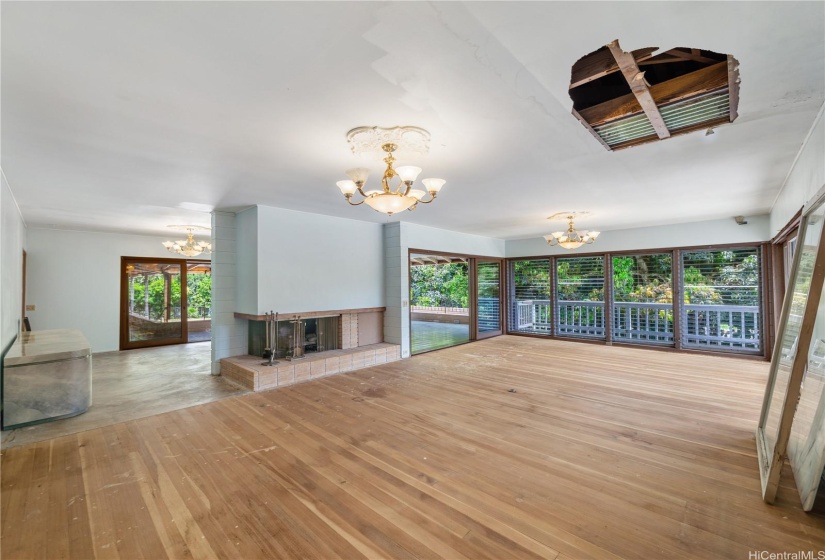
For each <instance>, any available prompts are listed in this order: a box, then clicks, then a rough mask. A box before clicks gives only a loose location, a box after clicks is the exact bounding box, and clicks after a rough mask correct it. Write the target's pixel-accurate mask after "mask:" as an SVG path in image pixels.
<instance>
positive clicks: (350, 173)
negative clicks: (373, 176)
mask: <svg viewBox="0 0 825 560" xmlns="http://www.w3.org/2000/svg"><path fill="white" fill-rule="evenodd" d="M369 176H370V170H369V169H367V168H366V167H354V168H352V169H347V177H349V178H350V179H352V180H353V182H354V183H356V184H358V183H361V184H362V185H363V184H364V183H366V182H367V177H369Z"/></svg>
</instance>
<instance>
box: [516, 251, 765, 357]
mask: <svg viewBox="0 0 825 560" xmlns="http://www.w3.org/2000/svg"><path fill="white" fill-rule="evenodd" d="M606 259H609V260H606ZM606 263H609V264H610V267H606V266H605V264H606ZM761 266H762V253H761V248H760V247H755V246H752V247H741V248H731V249H707V250H701V251H699V250H671V251H667V252H658V253H650V252H648V253H646V252H640V253H622V254H618V255H610V254H608V255H587V256H582V257H554V258H550V257H546V258H538V259H511V260H509V261H508V263H507V272H508V275H509V284H508V289H509V297H508V300H507V309H508V313H507V315H508V326H507V332H510V333H520V334H533V335H544V336H559V337H585V338H592V339H601V340H609V341H612V342H619V343H630V344H645V345H658V346H671V347H676V348H693V349H697V348H701V349H706V350H713V351H725V352H744V353H751V354H759V353H762V351H763V348H764V344H763V342H762V339H763V334H762V310H761V309H762V278H761V276H762V270H761ZM606 269H607V270H606ZM677 272H678V275H677V276H674V274H677ZM606 288H610V289H609V290H606ZM606 302H610V305H609V306H607V305H606ZM608 327H609V328H608Z"/></svg>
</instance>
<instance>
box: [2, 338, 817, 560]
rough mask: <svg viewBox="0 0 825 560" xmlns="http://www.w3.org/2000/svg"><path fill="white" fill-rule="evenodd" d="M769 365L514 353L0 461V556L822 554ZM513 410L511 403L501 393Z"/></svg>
mask: <svg viewBox="0 0 825 560" xmlns="http://www.w3.org/2000/svg"><path fill="white" fill-rule="evenodd" d="M766 376H767V364H765V363H763V362H757V361H748V360H740V359H733V358H720V357H710V356H701V355H686V354H676V353H666V352H655V351H650V350H638V349H629V348H611V347H606V346H597V345H589V344H576V343H569V342H560V341H548V340H537V339H531V338H523V337H512V336H503V337H497V338H494V339H489V340H485V341H482V342H478V343H474V344H467V345H463V346H459V347H456V348H451V349H447V350H442V351H439V352H433V353H429V354H425V355H422V356H417V357H415V358H412V359H409V360H403V361H401V362H395V363H392V364H386V365H381V366H377V367H373V368H369V369H365V370H360V371H358V372H354V373H350V374H344V375H336V376H332V377H327V378H323V379H320V380H318V381H313V382H310V383H305V384H301V385H294V386H291V387H288V388H284V389H277V390H273V391H268V392H263V393H257V394H246V395H242V396H237V397H231V398H226V399H223V400H220V401H216V402H212V403H208V404H204V405H199V406H195V407H191V408H186V409H183V410H178V411H174V412H169V413H166V414H161V415H157V416H152V417H148V418H142V419H139V420H133V421H129V422H124V423H120V424H116V425H113V426H109V427H105V428H99V429H94V430H90V431H86V432H82V433H78V434H74V435H70V436H65V437H61V438H57V439H51V440H48V441H43V442H40V443H36V444H32V445H26V446H21V447H15V448H12V449H7V450H5V451H3V453H2V474H1V476H0V482H1V483H2V486H1V487H0V489H1V490H2V495H1V496H0V506H1V507H2V511H1V512H0V513H2V520H0V523H1V525H0V526H1V527H2V556H3V558H8V559H17V558H49V559H52V558H122V559H131V558H151V559H158V558H241V559H253V558H317V559H329V558H347V559H349V558H496V559H504V558H551V559H559V560H564V559H576V558H599V559H602V558H634V559H636V558H639V559H645V560H648V559H655V558H741V559H743V560H746V559H748V552H749V551H762V550H766V551H770V552H784V551H800V550H805V551H807V550H814V551H819V550H825V517H823V516H822V515H820V514H805V513H804V512H802V511H801V509H800V506H799V498H798V495H797V493H796V489H795V487H794V486H793V479H792V476H791V474H790V470H789V469H786V474H785V475H784V477H783V481H782V487H781V488H780V492H779V497H778V501H777V504H776V505H774V506H768V505H766V504H764V503H763V502H762V500H761V498H760V493H759V474H758V470H757V465H756V457H755V448H754V436H753V433H754V430H755V427H756V422H757V419H758V416H759V408H760V406H761V401H762V394H763V391H764V384H765V381H766ZM511 389H512V390H514V391H515V392H511V391H510V390H511Z"/></svg>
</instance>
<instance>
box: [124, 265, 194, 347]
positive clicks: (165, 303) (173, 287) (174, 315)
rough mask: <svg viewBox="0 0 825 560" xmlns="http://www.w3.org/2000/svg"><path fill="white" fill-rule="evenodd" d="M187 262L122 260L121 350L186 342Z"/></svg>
mask: <svg viewBox="0 0 825 560" xmlns="http://www.w3.org/2000/svg"><path fill="white" fill-rule="evenodd" d="M184 270H186V261H183V260H177V259H143V258H137V257H123V258H122V259H121V278H122V283H121V290H122V296H121V330H120V333H121V340H120V347H121V349H123V350H125V349H131V348H144V347H147V346H161V345H164V344H180V343H182V342H186V341H187V324H186V313H182V310H183V309H185V308H186V275H185V274H182V272H183V271H184Z"/></svg>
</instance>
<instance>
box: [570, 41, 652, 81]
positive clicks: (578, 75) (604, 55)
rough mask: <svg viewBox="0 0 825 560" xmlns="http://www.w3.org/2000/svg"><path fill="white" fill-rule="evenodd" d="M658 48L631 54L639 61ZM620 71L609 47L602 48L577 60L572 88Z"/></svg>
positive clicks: (649, 48)
mask: <svg viewBox="0 0 825 560" xmlns="http://www.w3.org/2000/svg"><path fill="white" fill-rule="evenodd" d="M658 48H659V47H647V48H644V49H636V50H635V51H633V53H631V54H632V55H633V57H634V58H635V60H636V61H637V62H639V61H643V60H647V59H649V58H650V57H652V56H653V53H654V52H656V51H657V50H658ZM618 71H619V65H618V64H617V63H616V59H615V58H614V57H613V55H612V54H611V53H610V51H609V50H608V49H605V48H601V49H599V50H597V51H595V52H592V53H590V54H589V55H587V56H584V57H582V58H580V59H579V60H577V61H576V63H575V64H574V65H573V68H572V71H571V75H570V89H573V88H574V87H578V86H580V85H582V84H586V83H588V82H592V81H593V80H598V79H599V78H601V77H603V76H607V75H608V74H612V73H613V72H618Z"/></svg>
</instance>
